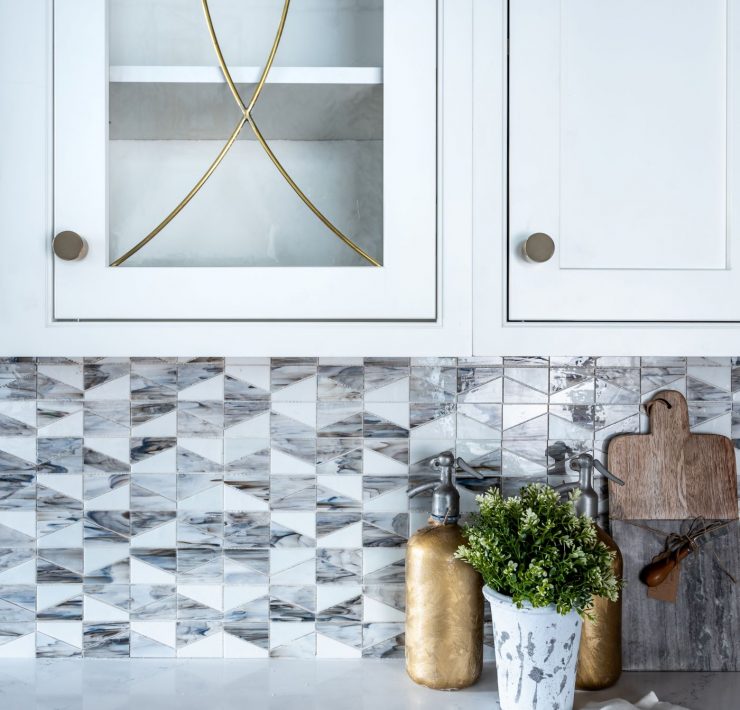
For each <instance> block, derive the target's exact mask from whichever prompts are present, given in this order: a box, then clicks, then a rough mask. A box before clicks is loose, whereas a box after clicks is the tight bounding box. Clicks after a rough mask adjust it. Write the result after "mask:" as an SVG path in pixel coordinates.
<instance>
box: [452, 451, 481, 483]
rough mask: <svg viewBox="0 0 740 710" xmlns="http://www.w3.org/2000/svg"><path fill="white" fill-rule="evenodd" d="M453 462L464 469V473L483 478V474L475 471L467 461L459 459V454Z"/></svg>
mask: <svg viewBox="0 0 740 710" xmlns="http://www.w3.org/2000/svg"><path fill="white" fill-rule="evenodd" d="M455 463H456V464H457V467H458V468H459V469H461V470H462V471H465V473H469V474H470V475H471V476H475V477H476V478H480V479H483V478H485V476H484V475H483V474H482V473H481V472H480V471H476V470H475V469H474V468H473V467H472V466H471V465H470V464H469V463H468V462H467V461H465V460H464V459H461V458H460V457H459V456H458V457H457V460H456V461H455Z"/></svg>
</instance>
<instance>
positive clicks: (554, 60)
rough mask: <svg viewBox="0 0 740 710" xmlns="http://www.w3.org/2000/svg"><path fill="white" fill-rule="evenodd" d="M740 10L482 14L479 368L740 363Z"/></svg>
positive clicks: (492, 6)
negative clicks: (578, 359) (531, 362)
mask: <svg viewBox="0 0 740 710" xmlns="http://www.w3.org/2000/svg"><path fill="white" fill-rule="evenodd" d="M739 9H740V8H739V7H738V3H737V2H735V0H726V1H725V0H707V1H706V2H702V3H696V2H692V1H691V0H650V1H649V2H645V1H643V0H621V1H619V2H617V1H612V0H598V1H594V0H567V2H551V1H550V0H509V2H503V1H494V2H487V1H486V0H480V1H478V2H476V4H475V30H474V44H475V47H476V49H475V58H474V76H475V87H474V154H475V164H474V171H475V172H474V224H475V255H476V259H475V266H474V268H475V278H474V280H475V284H476V287H475V318H474V352H475V353H477V354H492V353H501V352H503V353H511V354H514V353H517V352H518V353H526V352H543V351H545V352H550V353H569V354H572V353H574V352H588V353H592V354H606V355H609V354H627V353H632V354H634V353H637V352H639V353H643V354H674V353H689V354H700V353H701V354H710V353H716V354H720V353H722V354H728V355H729V354H731V353H732V352H734V350H736V349H737V342H738V341H737V335H736V334H737V333H738V324H740V264H739V263H738V259H737V254H738V252H740V227H739V226H738V223H737V214H738V212H739V208H740V185H739V184H738V177H737V176H738V173H739V169H740V127H739V125H740V124H738V116H740V92H739V91H738V86H740V84H739V82H740V52H739V50H740V13H739V12H738V10H739ZM491 166H493V169H491ZM543 233H544V234H545V235H548V236H549V238H550V240H551V246H552V248H553V251H552V255H551V256H550V257H549V258H544V257H543V260H542V261H540V262H537V261H532V260H531V259H528V258H527V257H526V253H525V248H526V245H527V243H528V240H529V239H530V237H532V236H533V235H536V234H543ZM530 243H531V242H530ZM546 256H547V255H545V257H546Z"/></svg>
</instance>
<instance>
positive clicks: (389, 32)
mask: <svg viewBox="0 0 740 710" xmlns="http://www.w3.org/2000/svg"><path fill="white" fill-rule="evenodd" d="M107 8H108V3H107V1H101V0H55V3H54V69H55V75H54V87H55V92H54V150H55V154H54V172H55V195H56V196H55V203H54V222H55V224H54V231H55V233H56V232H61V231H64V230H73V231H76V232H79V233H80V234H82V235H83V236H84V237H85V238H86V240H87V242H88V247H89V249H88V254H87V256H86V257H85V258H84V259H82V260H80V261H78V262H63V261H60V260H55V261H54V277H53V278H54V318H55V320H75V321H80V320H82V321H122V320H137V321H150V320H151V321H162V320H164V321H178V320H183V321H192V320H208V321H211V320H229V321H250V320H256V321H271V322H272V321H282V320H285V321H301V320H306V321H315V320H321V321H375V320H379V321H394V320H398V321H434V320H435V319H436V315H437V313H436V290H437V283H436V268H435V267H436V259H437V253H436V214H435V212H436V190H437V186H436V171H437V166H436V163H437V161H436V156H435V152H434V146H435V145H436V143H437V131H436V122H435V120H434V119H435V116H436V106H435V104H436V96H435V93H436V92H435V88H436V87H435V84H436V61H437V54H438V43H437V26H438V17H437V14H438V13H437V7H436V2H435V0H404V1H403V2H401V3H389V4H388V5H387V6H386V7H385V8H384V13H383V14H384V19H383V21H384V27H385V31H384V58H385V61H384V68H385V76H386V79H385V81H384V84H383V87H384V89H383V91H384V107H385V110H384V140H383V154H384V167H383V174H384V184H383V193H384V195H385V199H384V205H383V212H384V214H383V223H384V230H383V231H384V236H383V242H384V248H383V266H382V267H371V266H367V267H330V268H312V267H197V268H184V267H151V266H150V267H136V266H128V265H127V266H121V267H113V266H110V261H112V259H113V258H115V256H117V255H115V254H111V253H110V250H109V245H108V230H109V224H108V215H109V212H110V210H109V207H108V203H109V201H110V200H111V199H112V196H111V195H110V194H109V190H108V17H107V16H108V12H107ZM193 9H194V11H198V10H197V8H196V7H194V8H193ZM203 31H204V33H205V32H206V28H205V23H204V28H203ZM214 62H215V58H214ZM223 88H224V91H226V90H227V88H226V85H225V83H224V87H223ZM224 138H225V137H224ZM214 150H215V147H214ZM278 152H279V151H278ZM229 158H231V160H233V159H234V157H233V156H229V157H227V160H229ZM398 196H402V198H399V197H398ZM389 197H390V198H391V199H388V198H389ZM295 199H298V198H297V197H296V198H295ZM194 200H198V196H197V195H196V196H195V198H194ZM162 209H163V214H165V213H166V211H167V210H169V209H170V205H163V206H162ZM187 218H188V207H185V209H184V210H183V212H182V214H181V215H178V216H177V217H175V219H176V220H186V219H187ZM305 218H306V219H307V220H313V219H314V217H313V216H312V215H311V214H310V213H309V212H308V210H307V209H306V210H305ZM165 229H166V228H165ZM160 238H166V235H163V236H162V237H160ZM326 238H327V239H329V238H334V237H333V236H332V235H331V234H330V233H328V232H327V237H326ZM144 248H145V249H146V247H144ZM203 248H204V249H207V244H204V247H203ZM104 292H105V293H107V298H106V299H95V298H91V297H90V294H92V293H104Z"/></svg>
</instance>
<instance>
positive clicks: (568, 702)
mask: <svg viewBox="0 0 740 710" xmlns="http://www.w3.org/2000/svg"><path fill="white" fill-rule="evenodd" d="M483 594H484V595H485V597H486V599H488V601H489V602H490V604H491V615H492V619H493V640H494V644H495V647H496V671H497V674H498V692H499V703H500V706H501V710H544V709H545V708H547V710H572V708H573V694H574V692H575V683H576V662H577V661H578V645H579V643H580V641H581V617H580V616H579V615H578V613H577V612H575V611H571V612H569V613H568V614H565V615H562V614H558V612H557V610H556V609H555V606H548V607H542V608H539V609H534V608H532V606H531V605H529V604H525V605H524V606H523V607H522V608H521V609H517V607H516V604H514V603H513V602H512V600H511V597H506V596H504V595H503V594H499V593H498V592H494V591H493V589H491V588H490V587H483Z"/></svg>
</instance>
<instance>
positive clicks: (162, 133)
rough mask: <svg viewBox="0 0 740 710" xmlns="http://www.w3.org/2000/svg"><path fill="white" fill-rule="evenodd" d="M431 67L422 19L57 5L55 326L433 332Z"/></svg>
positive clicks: (377, 0) (168, 2) (425, 3)
mask: <svg viewBox="0 0 740 710" xmlns="http://www.w3.org/2000/svg"><path fill="white" fill-rule="evenodd" d="M272 59H274V62H273V61H271V60H272ZM436 63H437V7H436V3H435V2H434V0H404V2H400V3H399V2H388V3H383V2H382V0H293V2H290V0H285V1H284V2H275V1H274V0H270V1H269V2H268V1H267V0H255V1H253V2H247V3H244V2H240V1H239V0H211V1H210V2H208V0H145V1H144V0H109V2H101V1H100V0H57V1H56V2H55V7H54V121H55V125H54V141H55V149H54V150H55V154H54V171H55V200H54V210H55V214H54V223H55V230H56V231H60V230H73V231H75V232H78V233H80V234H81V235H82V236H83V237H84V238H85V239H86V241H87V243H88V245H89V251H88V254H87V255H86V257H85V258H84V259H82V260H79V261H74V262H70V261H66V262H65V261H63V260H59V259H57V260H56V262H55V265H54V314H55V317H56V318H59V319H84V320H121V319H134V320H141V319H163V320H173V319H190V320H199V319H202V320H208V319H230V320H285V319H289V320H390V319H397V320H416V321H423V320H434V319H435V318H436V288H437V284H436V277H437V270H436V187H437V186H436V136H437V126H436V118H435V116H436V96H437V80H436ZM147 240H149V241H147ZM101 292H105V294H106V298H105V299H91V298H89V294H90V293H101Z"/></svg>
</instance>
